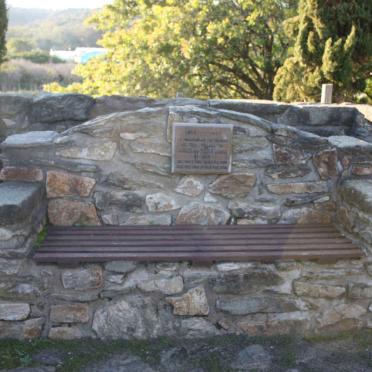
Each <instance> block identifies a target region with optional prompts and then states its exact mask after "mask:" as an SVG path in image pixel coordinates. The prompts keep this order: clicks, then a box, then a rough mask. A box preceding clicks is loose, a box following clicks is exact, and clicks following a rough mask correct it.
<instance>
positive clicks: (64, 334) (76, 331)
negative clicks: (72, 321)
mask: <svg viewBox="0 0 372 372" xmlns="http://www.w3.org/2000/svg"><path fill="white" fill-rule="evenodd" d="M48 336H49V338H51V339H52V340H76V339H79V338H82V337H84V335H83V332H82V331H81V329H80V328H78V327H65V326H64V327H52V328H51V329H50V331H49V335H48Z"/></svg>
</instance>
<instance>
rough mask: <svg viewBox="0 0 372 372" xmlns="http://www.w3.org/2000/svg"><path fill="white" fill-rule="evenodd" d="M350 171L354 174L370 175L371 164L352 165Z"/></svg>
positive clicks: (371, 174)
mask: <svg viewBox="0 0 372 372" xmlns="http://www.w3.org/2000/svg"><path fill="white" fill-rule="evenodd" d="M351 173H352V174H353V175H355V176H372V164H370V163H368V164H358V165H353V166H352V168H351Z"/></svg>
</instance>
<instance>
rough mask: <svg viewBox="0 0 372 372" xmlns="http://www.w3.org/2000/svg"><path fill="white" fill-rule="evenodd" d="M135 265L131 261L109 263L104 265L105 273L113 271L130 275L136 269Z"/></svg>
mask: <svg viewBox="0 0 372 372" xmlns="http://www.w3.org/2000/svg"><path fill="white" fill-rule="evenodd" d="M136 266H137V265H136V263H135V262H132V261H111V262H107V263H106V264H105V269H106V270H107V271H114V272H117V273H122V274H126V273H130V272H131V271H134V270H135V269H136Z"/></svg>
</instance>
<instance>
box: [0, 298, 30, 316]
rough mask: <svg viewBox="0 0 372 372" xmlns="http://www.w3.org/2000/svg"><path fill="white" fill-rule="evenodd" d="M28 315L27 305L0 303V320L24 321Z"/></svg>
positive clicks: (28, 307)
mask: <svg viewBox="0 0 372 372" xmlns="http://www.w3.org/2000/svg"><path fill="white" fill-rule="evenodd" d="M29 314H30V305H29V304H25V303H17V302H13V303H9V302H0V320H24V319H26V318H27V317H28V316H29Z"/></svg>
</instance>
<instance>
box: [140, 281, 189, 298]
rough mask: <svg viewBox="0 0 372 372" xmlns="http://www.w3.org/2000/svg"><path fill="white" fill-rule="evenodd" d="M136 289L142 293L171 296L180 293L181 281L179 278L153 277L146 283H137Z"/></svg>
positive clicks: (181, 288)
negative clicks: (158, 293)
mask: <svg viewBox="0 0 372 372" xmlns="http://www.w3.org/2000/svg"><path fill="white" fill-rule="evenodd" d="M138 287H139V288H140V289H141V290H142V291H144V292H161V293H164V294H167V295H171V294H176V293H180V292H182V290H183V280H182V277H181V276H175V277H173V278H162V277H155V278H154V279H151V280H148V281H143V282H139V283H138Z"/></svg>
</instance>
